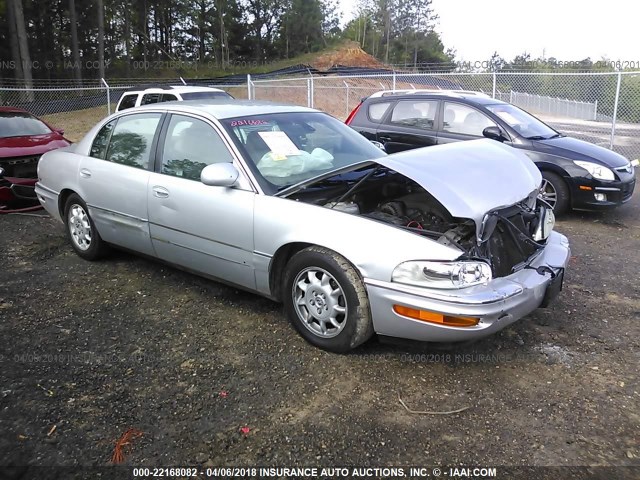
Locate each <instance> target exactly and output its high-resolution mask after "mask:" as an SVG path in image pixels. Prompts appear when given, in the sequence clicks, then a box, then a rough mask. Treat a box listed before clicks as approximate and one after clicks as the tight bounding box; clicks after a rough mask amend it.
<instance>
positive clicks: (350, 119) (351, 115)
mask: <svg viewBox="0 0 640 480" xmlns="http://www.w3.org/2000/svg"><path fill="white" fill-rule="evenodd" d="M361 106H362V102H360V103H359V104H358V106H357V107H356V108H354V109H353V111H352V112H351V113H350V114H349V116H348V117H347V119H346V120H345V122H344V123H346V124H347V125H351V121H352V120H353V119H354V117H355V116H356V113H358V110H360V107H361Z"/></svg>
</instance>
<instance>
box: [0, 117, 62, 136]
mask: <svg viewBox="0 0 640 480" xmlns="http://www.w3.org/2000/svg"><path fill="white" fill-rule="evenodd" d="M48 133H51V130H50V129H49V127H47V126H46V125H45V124H44V123H42V122H41V121H40V120H38V119H37V118H36V117H34V116H32V115H29V114H28V113H25V112H0V138H9V137H28V136H31V135H47V134H48Z"/></svg>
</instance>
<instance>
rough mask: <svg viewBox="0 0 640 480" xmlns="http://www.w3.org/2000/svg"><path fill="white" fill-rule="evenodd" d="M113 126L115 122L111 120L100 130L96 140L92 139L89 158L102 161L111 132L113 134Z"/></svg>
mask: <svg viewBox="0 0 640 480" xmlns="http://www.w3.org/2000/svg"><path fill="white" fill-rule="evenodd" d="M115 125H116V120H112V121H110V122H109V123H107V124H106V125H105V126H103V127H102V128H101V129H100V131H99V132H98V134H97V135H96V138H94V139H93V143H92V144H91V150H90V151H89V156H91V157H94V158H100V159H102V160H104V157H105V155H106V154H107V145H108V144H109V139H110V138H111V132H113V127H114V126H115Z"/></svg>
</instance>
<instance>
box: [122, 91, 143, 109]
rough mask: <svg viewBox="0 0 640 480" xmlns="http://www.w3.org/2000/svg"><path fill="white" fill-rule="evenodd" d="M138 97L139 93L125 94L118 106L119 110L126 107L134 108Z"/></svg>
mask: <svg viewBox="0 0 640 480" xmlns="http://www.w3.org/2000/svg"><path fill="white" fill-rule="evenodd" d="M137 98H138V94H137V93H133V94H130V95H125V96H123V97H122V100H120V105H119V106H118V111H121V110H124V109H126V108H132V107H135V106H136V99H137Z"/></svg>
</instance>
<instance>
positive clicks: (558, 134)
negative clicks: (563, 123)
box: [547, 133, 562, 140]
mask: <svg viewBox="0 0 640 480" xmlns="http://www.w3.org/2000/svg"><path fill="white" fill-rule="evenodd" d="M561 136H562V135H561V134H560V133H556V134H555V135H551V136H550V137H547V140H550V139H552V138H558V137H561Z"/></svg>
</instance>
